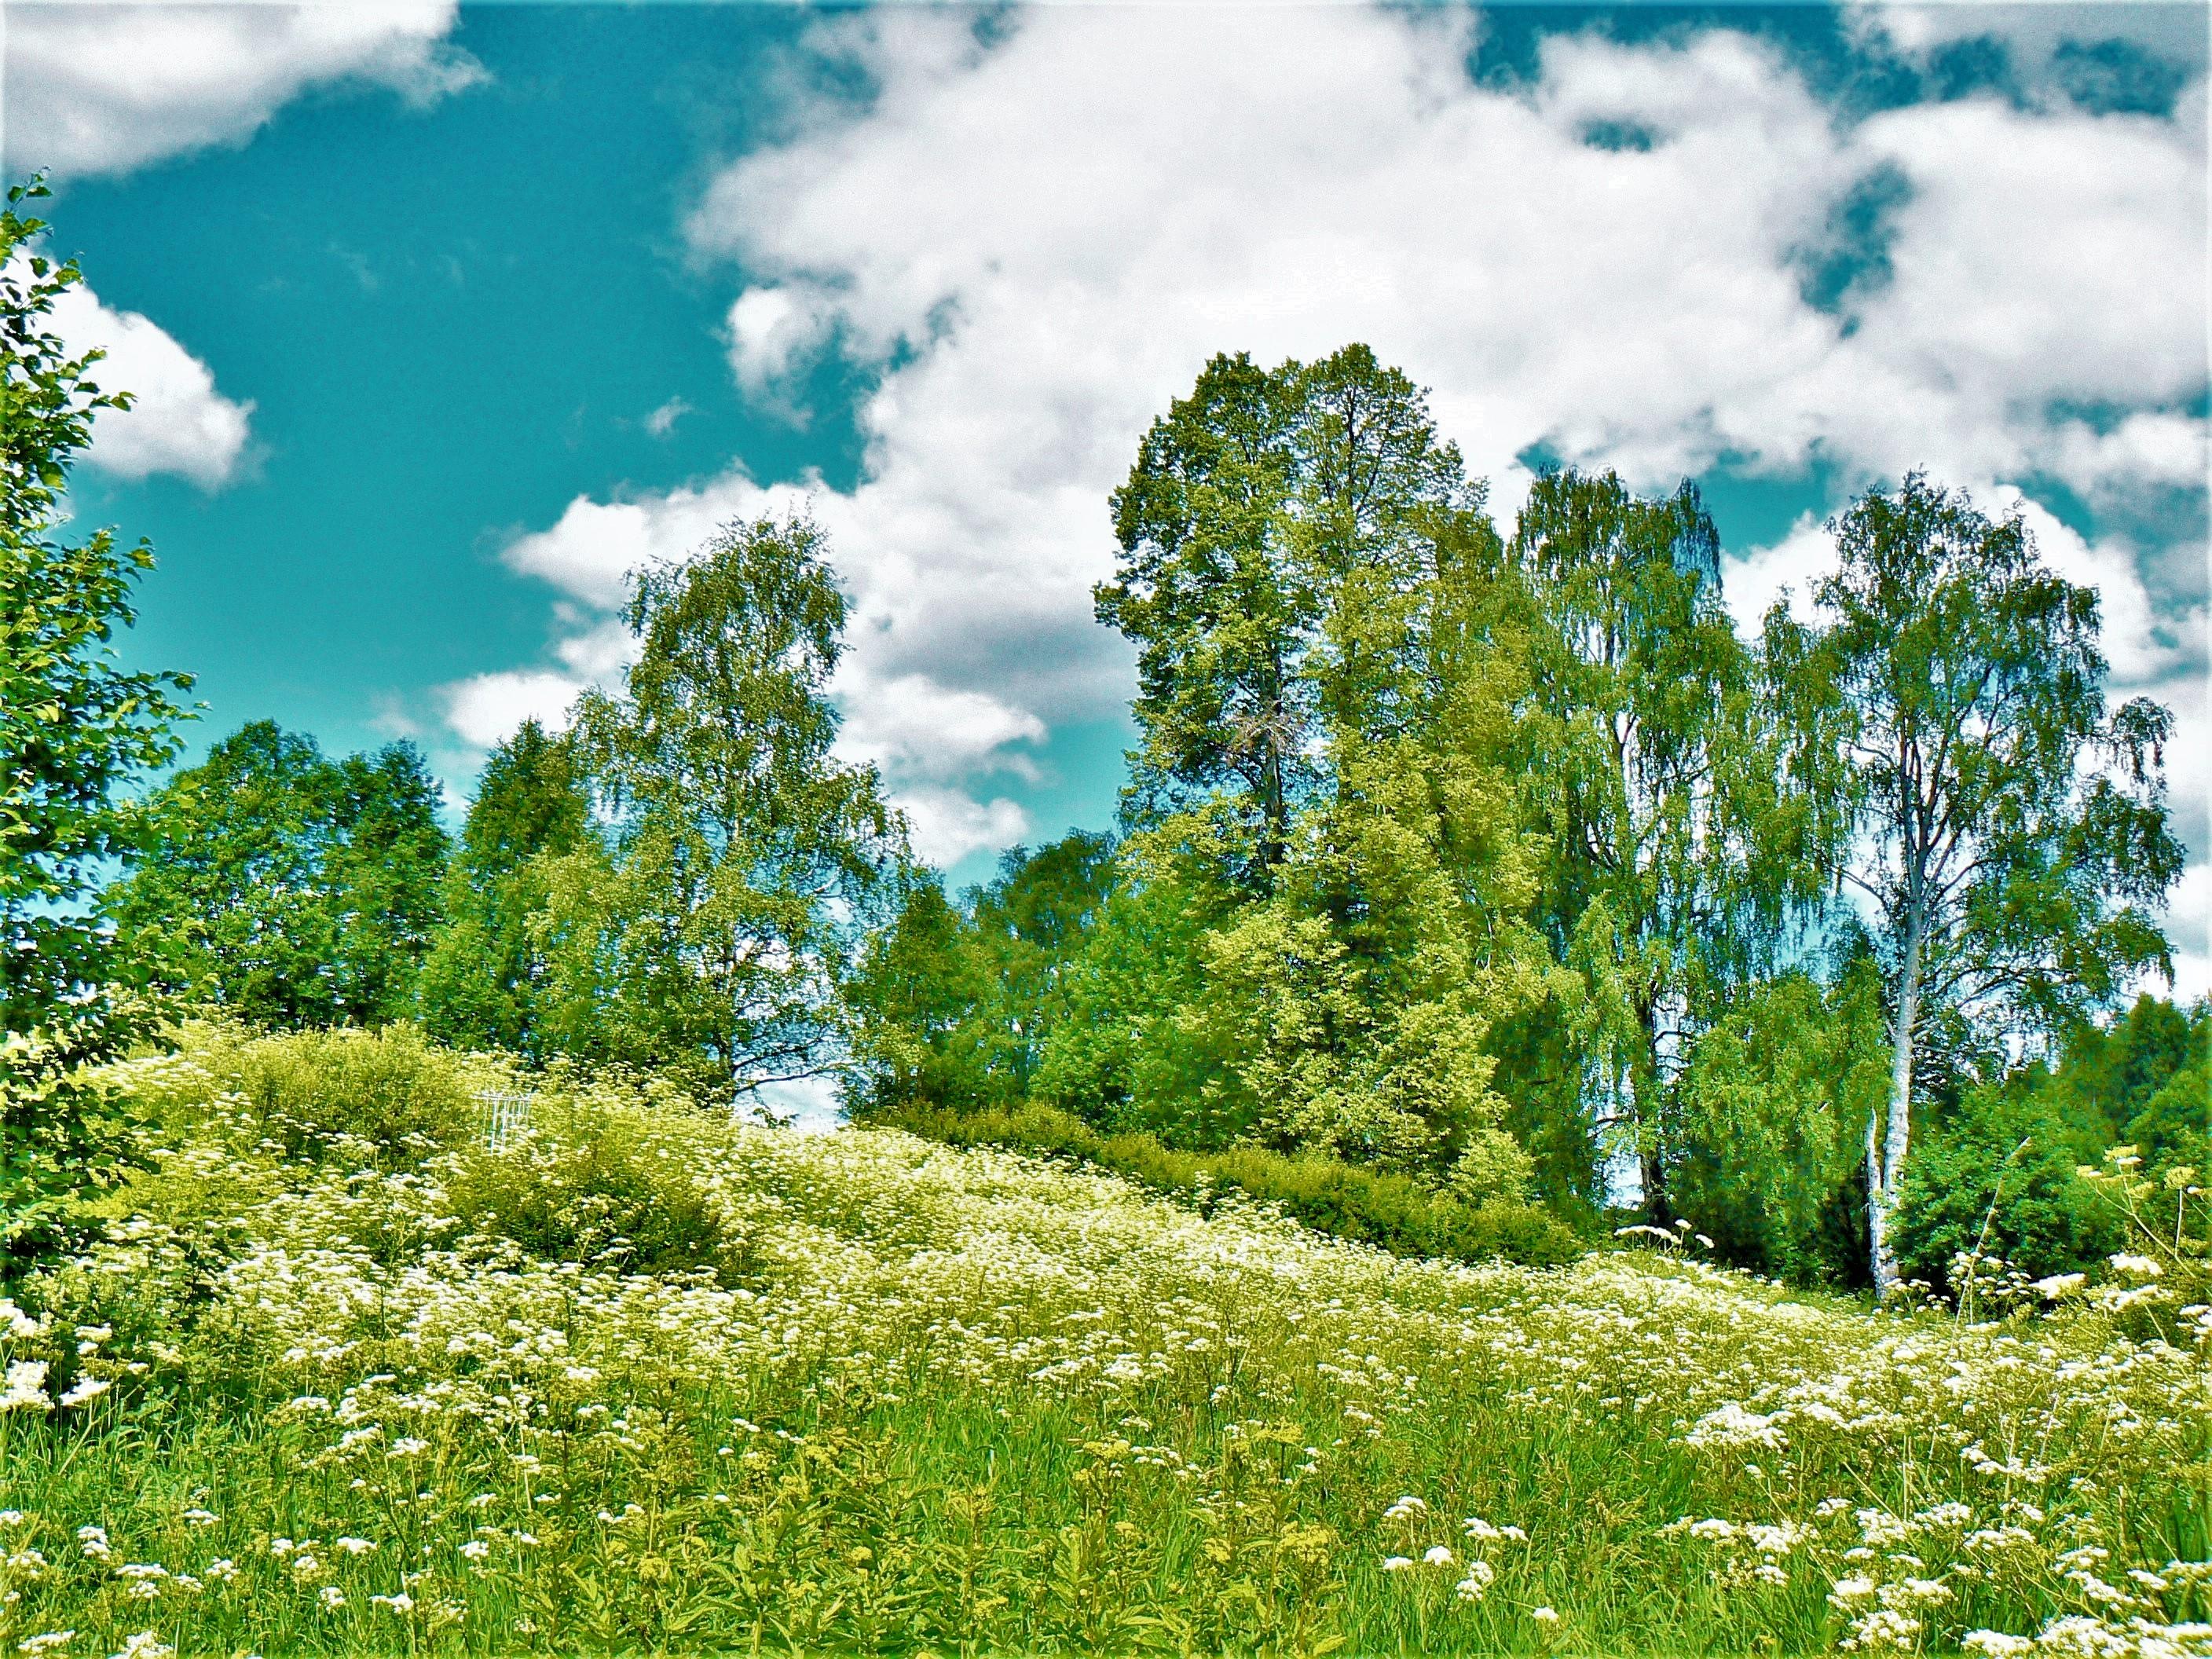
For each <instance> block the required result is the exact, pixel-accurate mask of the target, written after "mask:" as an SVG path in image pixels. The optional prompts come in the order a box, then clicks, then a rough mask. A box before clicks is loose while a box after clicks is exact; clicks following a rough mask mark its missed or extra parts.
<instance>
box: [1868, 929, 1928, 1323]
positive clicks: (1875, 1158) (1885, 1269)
mask: <svg viewBox="0 0 2212 1659" xmlns="http://www.w3.org/2000/svg"><path fill="white" fill-rule="evenodd" d="M1920 936H1921V921H1920V916H1919V915H1918V913H1917V910H1916V912H1915V913H1914V915H1913V916H1912V919H1911V921H1910V922H1909V923H1908V924H1907V926H1906V930H1905V976H1904V981H1903V982H1902V983H1901V984H1900V985H1899V987H1898V993H1897V1024H1896V1028H1895V1030H1894V1032H1893V1037H1892V1047H1891V1053H1890V1064H1889V1110H1888V1113H1887V1118H1888V1121H1887V1123H1883V1122H1882V1121H1881V1120H1880V1118H1879V1117H1869V1119H1868V1121H1867V1237H1868V1242H1869V1245H1870V1246H1871V1249H1872V1256H1873V1267H1874V1290H1875V1295H1876V1296H1877V1297H1886V1296H1887V1295H1888V1294H1889V1293H1890V1291H1892V1290H1893V1289H1895V1288H1896V1285H1897V1259H1896V1253H1895V1252H1894V1250H1893V1249H1892V1248H1891V1246H1890V1241H1889V1218H1890V1212H1891V1211H1892V1210H1893V1208H1894V1207H1895V1206H1896V1203H1897V1199H1898V1194H1899V1189H1900V1187H1901V1184H1902V1182H1903V1180H1904V1176H1905V1152H1906V1150H1907V1148H1908V1146H1909V1145H1910V1143H1911V1137H1912V1028H1913V1026H1914V1025H1915V1024H1917V1021H1918V1019H1919V1017H1920Z"/></svg>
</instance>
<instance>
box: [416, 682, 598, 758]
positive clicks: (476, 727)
mask: <svg viewBox="0 0 2212 1659" xmlns="http://www.w3.org/2000/svg"><path fill="white" fill-rule="evenodd" d="M583 689H584V683H583V682H582V681H580V680H577V679H574V678H570V677H569V676H568V675H566V674H556V673H554V672H552V671H550V670H544V669H539V670H516V671H508V672H504V673H497V674H477V675H475V676H473V677H471V678H468V679H465V680H460V681H458V682H456V683H455V684H452V685H448V686H444V687H442V688H441V690H440V693H439V695H440V696H441V699H442V700H443V702H444V703H445V706H446V723H447V725H448V726H452V727H453V732H454V733H455V735H457V736H458V737H459V738H460V739H461V740H462V741H463V742H464V743H466V744H471V745H472V746H473V747H475V748H477V749H489V748H492V747H493V746H494V745H495V744H501V743H504V742H505V741H506V740H507V738H511V737H513V735H514V733H515V732H517V731H518V730H519V729H520V727H521V726H522V723H523V722H524V721H525V720H536V721H537V722H538V725H540V726H544V728H545V729H546V730H547V731H549V732H562V731H566V730H567V729H568V708H569V705H570V704H571V703H573V702H575V700H576V694H577V693H578V692H580V691H581V690H583Z"/></svg>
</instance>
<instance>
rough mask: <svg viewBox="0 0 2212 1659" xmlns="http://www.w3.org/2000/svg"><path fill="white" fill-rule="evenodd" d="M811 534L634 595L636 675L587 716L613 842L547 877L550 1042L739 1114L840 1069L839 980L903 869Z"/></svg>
mask: <svg viewBox="0 0 2212 1659" xmlns="http://www.w3.org/2000/svg"><path fill="white" fill-rule="evenodd" d="M822 552H823V550H822V537H821V533H820V532H819V531H817V529H816V528H815V527H814V526H812V525H811V524H809V523H807V522H805V520H792V521H789V522H778V521H776V520H769V519H763V520H758V521H757V522H754V523H750V524H736V525H732V526H728V527H726V529H724V530H723V531H722V532H720V534H719V535H717V536H716V537H715V538H714V540H713V541H712V542H711V543H709V544H708V546H707V547H706V548H705V549H703V550H702V551H701V552H700V554H699V555H698V556H696V558H694V559H692V560H691V561H690V562H684V563H675V564H668V565H661V566H655V567H652V568H647V569H645V570H642V571H640V572H639V573H637V574H636V575H635V577H634V579H633V586H632V590H631V597H630V602H629V608H628V611H627V612H626V617H627V620H628V622H629V625H630V627H631V629H632V630H633V631H634V632H635V635H636V636H637V641H638V658H637V660H636V661H635V663H633V664H632V665H631V666H630V668H629V671H628V675H627V678H626V680H625V684H624V686H623V690H622V691H621V692H620V693H619V694H618V695H608V694H605V693H601V692H597V691H592V692H587V693H586V694H585V696H583V697H582V698H581V699H580V701H579V702H578V705H577V709H576V717H575V721H574V732H575V734H576V735H575V742H576V744H577V750H578V753H579V754H580V757H581V758H582V761H583V764H584V769H585V770H586V774H587V775H588V777H589V780H590V787H591V792H592V805H593V808H594V817H595V819H596V821H597V826H598V828H599V830H600V831H601V833H600V834H599V835H595V836H592V837H589V838H587V840H586V842H585V843H584V844H583V845H581V846H580V847H579V848H577V849H576V850H575V851H574V852H573V853H570V854H568V855H567V856H566V857H564V858H560V859H555V860H550V862H549V863H548V864H547V865H546V866H544V869H545V874H546V878H547V885H548V889H549V895H548V900H547V905H546V909H545V912H544V920H543V921H541V923H540V924H539V925H540V927H541V928H542V930H543V933H544V938H545V939H546V949H547V953H548V958H549V961H550V966H551V974H550V978H551V980H552V986H551V994H550V998H549V1006H548V1009H547V1012H546V1020H547V1024H548V1028H549V1036H550V1037H551V1038H552V1040H553V1041H554V1042H555V1044H556V1046H558V1047H561V1048H566V1049H568V1050H569V1051H570V1052H579V1053H582V1054H598V1055H600V1056H603V1057H605V1058H609V1059H613V1060H623V1061H627V1062H629V1063H632V1064H637V1065H648V1066H659V1067H663V1068H665V1069H668V1070H670V1071H672V1072H674V1073H677V1074H678V1075H681V1076H684V1077H685V1078H687V1079H689V1080H690V1082H691V1083H692V1085H693V1086H694V1087H696V1089H697V1090H698V1091H700V1092H701V1093H702V1095H705V1096H707V1097H713V1098H721V1099H734V1098H736V1097H741V1096H744V1095H746V1094H748V1093H750V1091H754V1090H757V1089H759V1088H761V1087H762V1086H763V1085H770V1084H776V1083H786V1082H794V1081H798V1080H799V1079H805V1078H811V1077H816V1076H820V1075H823V1074H824V1073H827V1072H829V1071H831V1070H833V1069H835V1068H836V1066H838V1065H840V1064H841V1063H842V1054H841V1051H840V1042H839V1039H840V1037H841V1035H842V1024H841V1019H842V1012H841V1007H840V1000H839V998H838V996H837V994H836V993H837V987H838V986H839V984H840V982H841V981H842V978H843V977H844V975H845V974H846V972H847V970H848V964H849V961H850V958H851V955H852V952H853V951H854V946H855V944H856V941H857V939H858V937H859V934H860V928H861V927H862V925H863V924H864V922H865V921H866V920H867V917H866V907H867V906H868V904H869V903H870V902H871V901H872V898H873V896H875V895H876V894H878V892H879V891H880V890H882V885H883V882H884V877H885V876H886V875H887V874H888V873H890V872H891V871H892V870H894V869H895V868H896V867H897V866H899V865H900V864H901V863H902V861H903V860H904V859H905V858H906V845H905V835H904V826H903V823H902V821H901V819H900V818H899V817H898V815H897V814H896V813H895V812H894V811H892V810H891V809H890V807H889V806H888V805H886V804H885V803H884V799H883V793H882V789H881V786H880V783H879V781H878V778H877V775H876V770H875V769H874V767H872V766H867V765H850V764H848V763H844V762H843V761H842V760H840V759H839V758H838V757H836V755H835V754H834V753H833V752H832V746H833V744H835V742H836V736H837V726H838V720H837V712H836V708H834V707H833V706H832V704H831V703H830V702H829V695H828V686H829V678H830V675H831V674H832V673H833V672H834V671H835V670H836V665H837V660H838V658H839V656H840V654H841V653H842V649H843V633H844V627H845V614H846V605H845V597H844V594H843V593H842V592H841V591H840V589H839V588H838V586H837V582H836V577H835V575H834V574H832V572H831V571H830V570H829V567H828V565H827V564H826V563H825V562H824V561H823V556H822Z"/></svg>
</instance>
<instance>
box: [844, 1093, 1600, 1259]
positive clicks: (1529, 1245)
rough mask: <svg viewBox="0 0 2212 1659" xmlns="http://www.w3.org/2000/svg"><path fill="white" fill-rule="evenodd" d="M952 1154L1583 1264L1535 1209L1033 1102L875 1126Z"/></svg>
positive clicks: (1354, 1230) (1404, 1249) (917, 1114)
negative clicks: (1197, 1146) (1080, 1171)
mask: <svg viewBox="0 0 2212 1659" xmlns="http://www.w3.org/2000/svg"><path fill="white" fill-rule="evenodd" d="M877 1121H882V1122H884V1123H885V1124H887V1125H890V1126H893V1127H898V1128H902V1129H907V1130H909V1131H911V1132H912V1133H915V1134H921V1135H927V1136H928V1137H929V1138H930V1139H933V1140H942V1141H945V1142H947V1143H949V1144H951V1145H952V1146H1008V1147H1012V1148H1014V1149H1016V1150H1018V1151H1021V1152H1035V1153H1041V1154H1044V1155H1046V1156H1059V1157H1063V1158H1078V1159H1082V1160H1084V1161H1086V1162H1089V1163H1092V1164H1097V1165H1099V1166H1100V1167H1101V1168H1103V1169H1106V1170H1111V1171H1113V1172H1114V1173H1115V1174H1116V1175H1121V1176H1127V1177H1128V1178H1129V1179H1131V1180H1133V1181H1138V1182H1142V1183H1144V1184H1145V1185H1146V1186H1147V1187H1150V1188H1153V1189H1154V1190H1156V1191H1158V1192H1161V1193H1164V1194H1169V1195H1170V1196H1172V1197H1176V1198H1179V1199H1182V1200H1185V1201H1186V1202H1190V1203H1194V1205H1195V1206H1197V1207H1198V1208H1199V1209H1200V1211H1201V1212H1204V1211H1206V1210H1207V1209H1208V1208H1210V1207H1211V1196H1212V1194H1214V1193H1217V1192H1219V1191H1222V1190H1224V1189H1233V1190H1235V1191H1237V1192H1241V1193H1243V1194H1244V1195H1245V1196H1247V1197H1248V1198H1253V1199H1256V1200H1260V1201H1261V1202H1262V1203H1269V1204H1273V1205H1276V1206H1279V1208H1280V1209H1281V1211H1282V1212H1283V1213H1284V1214H1285V1215H1287V1216H1289V1217H1291V1218H1292V1219H1293V1220H1295V1221H1297V1222H1298V1223H1300V1224H1301V1225H1304V1226H1307V1227H1310V1228H1311V1229H1313V1230H1314V1231H1316V1232H1319V1233H1327V1234H1329V1235H1330V1236H1332V1237H1337V1238H1348V1239H1354V1240H1357V1241H1358V1242H1360V1243H1368V1244H1373V1245H1376V1246H1378V1247H1379V1248H1381V1249H1385V1250H1388V1251H1389V1252H1390V1253H1391V1254H1393V1255H1404V1256H1413V1257H1417V1258H1423V1259H1425V1258H1427V1257H1431V1256H1437V1257H1443V1258H1447V1259H1449V1260H1455V1261H1491V1260H1493V1259H1496V1258H1499V1257H1503V1258H1504V1260H1506V1261H1515V1262H1520V1263H1522V1264H1524V1265H1528V1266H1534V1267H1556V1266H1558V1265H1559V1264H1561V1263H1563V1262H1567V1261H1572V1260H1574V1259H1575V1258H1576V1257H1577V1256H1578V1255H1582V1254H1583V1242H1582V1240H1581V1239H1580V1238H1578V1237H1577V1236H1576V1235H1575V1233H1574V1232H1573V1231H1571V1229H1570V1228H1568V1227H1567V1226H1565V1225H1564V1224H1563V1223H1561V1222H1560V1220H1559V1218H1557V1217H1556V1216H1554V1215H1553V1214H1552V1212H1550V1211H1548V1210H1547V1209H1545V1208H1544V1207H1543V1206H1541V1205H1537V1204H1528V1203H1524V1202H1520V1201H1517V1200H1511V1199H1504V1198H1498V1197H1492V1198H1486V1199H1485V1200H1482V1201H1481V1202H1480V1203H1469V1202H1468V1201H1466V1200H1463V1199H1462V1198H1460V1197H1458V1196H1457V1195H1455V1194H1453V1193H1451V1192H1449V1190H1445V1189H1441V1188H1435V1187H1431V1186H1428V1185H1425V1184H1424V1183H1423V1182H1419V1181H1417V1180H1415V1179H1414V1178H1413V1177H1412V1176H1405V1175H1399V1174H1395V1173H1394V1172H1391V1171H1389V1170H1369V1169H1363V1168H1362V1167H1360V1166H1359V1165H1358V1164H1348V1163H1346V1162H1345V1161H1344V1160H1343V1159H1341V1158H1330V1157H1327V1156H1325V1155H1322V1154H1317V1153H1310V1152H1309V1153H1304V1154H1300V1155H1297V1156H1291V1155H1288V1154H1285V1153H1282V1152H1270V1151H1268V1150H1267V1149H1266V1148H1264V1147H1260V1146H1230V1147H1226V1148H1224V1149H1223V1150H1221V1151H1219V1152H1179V1151H1177V1150H1176V1149H1175V1148H1173V1147H1170V1146H1164V1145H1163V1144H1162V1143H1161V1142H1160V1140H1159V1139H1158V1138H1157V1137H1156V1136H1153V1135H1150V1134H1114V1135H1102V1134H1101V1133H1098V1132H1097V1130H1096V1129H1094V1128H1092V1127H1091V1126H1090V1125H1089V1124H1087V1123H1085V1122H1084V1121H1083V1120H1082V1119H1080V1118H1079V1117H1076V1116H1074V1115H1072V1114H1070V1113H1067V1112H1064V1111H1061V1110H1060V1109H1058V1108H1056V1107H1052V1106H1044V1105H1039V1104H1036V1103H1027V1104H1024V1105H1020V1106H1014V1107H1003V1108H994V1109H989V1110H986V1111H980V1112H946V1111H910V1112H905V1113H900V1114H894V1115H890V1116H888V1117H885V1118H883V1119H880V1120H877Z"/></svg>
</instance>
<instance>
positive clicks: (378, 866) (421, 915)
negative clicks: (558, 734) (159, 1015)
mask: <svg viewBox="0 0 2212 1659" xmlns="http://www.w3.org/2000/svg"><path fill="white" fill-rule="evenodd" d="M438 799H439V793H438V784H437V781H436V780H435V779H434V778H433V777H431V775H430V774H429V769H428V767H427V766H426V765H425V764H424V763H423V759H422V754H421V753H420V751H418V750H416V748H415V746H414V745H413V744H410V743H405V742H400V743H394V744H388V745H387V746H386V747H385V748H383V749H381V750H377V751H376V752H375V753H374V754H368V755H349V756H347V757H345V758H344V759H343V760H339V761H331V760H328V759H325V757H324V755H323V753H322V750H320V749H319V747H318V746H317V745H316V743H315V740H314V739H313V738H310V737H307V736H304V735H302V734H299V733H295V732H285V731H283V730H282V729H280V728H279V727H278V726H276V723H275V722H273V721H270V720H256V721H253V722H252V723H251V724H249V725H246V726H241V727H240V728H239V730H237V731H236V732H233V733H231V735H230V736H228V737H227V738H224V739H223V740H222V742H220V743H218V744H216V745H215V746H214V747H213V748H212V749H210V750H209V751H208V757H207V758H206V760H204V761H203V762H202V763H200V764H199V765H197V766H194V767H188V768H187V769H185V770H184V771H182V772H179V773H178V774H177V775H176V776H174V777H173V778H172V779H170V780H169V781H168V782H167V783H166V784H164V785H163V786H162V787H161V788H160V789H158V790H157V791H155V793H154V794H153V795H152V796H151V797H149V799H147V800H146V801H145V802H144V803H143V805H142V806H141V808H140V814H141V817H142V818H143V823H144V824H145V826H146V836H147V850H146V851H145V852H144V853H143V854H141V855H140V856H139V857H138V858H137V859H136V860H134V867H133V869H132V870H131V873H130V874H129V875H128V876H127V877H125V878H124V879H123V880H121V881H120V882H118V884H116V885H115V886H114V887H113V888H112V889H111V890H110V891H109V895H108V903H109V906H110V908H111V909H112V911H113V914H114V915H115V918H116V922H117V925H118V927H121V928H122V929H123V930H125V933H127V934H128V935H129V936H130V938H131V940H132V950H133V953H134V955H135V956H136V957H137V962H138V965H139V969H140V971H141V972H143V973H144V974H146V975H148V976H149V977H150V978H152V979H153V980H154V981H155V982H156V983H159V984H162V985H164V986H167V987H170V988H173V989H174V990H176V991H178V992H179V993H180V994H183V995H185V996H186V997H188V998H190V999H192V1000H196V1001H198V1002H200V1003H203V1004H204V1005H206V1006H210V1007H213V1008H216V1009H220V1010H222V1011H223V1012H227V1013H230V1014H234V1015H235V1016H236V1017H238V1018H241V1019H245V1020H248V1021H251V1022H252V1023H254V1024H264V1025H270V1026H300V1025H330V1024H343V1023H346V1022H352V1023H354V1024H376V1023H380V1022H382V1021H385V1020H388V1019H393V1018H398V1017H400V1016H402V1015H404V1014H405V1013H406V1012H409V1011H410V1008H411V1006H412V1005H413V999H414V994H415V981H416V973H417V971H418V969H419V967H420V964H421V963H422V959H423V957H425V956H426V955H427V954H428V951H429V949H430V945H431V939H432V933H433V930H434V929H435V927H436V926H437V924H438V921H439V919H440V893H439V889H440V882H441V877H442V875H443V871H444V865H445V858H446V845H447V837H446V833H445V831H444V830H443V829H441V828H440V826H439V823H438Z"/></svg>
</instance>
